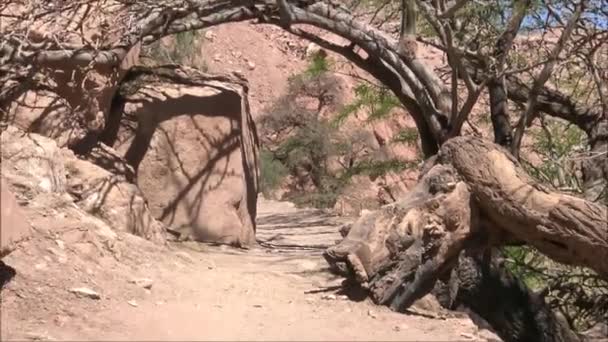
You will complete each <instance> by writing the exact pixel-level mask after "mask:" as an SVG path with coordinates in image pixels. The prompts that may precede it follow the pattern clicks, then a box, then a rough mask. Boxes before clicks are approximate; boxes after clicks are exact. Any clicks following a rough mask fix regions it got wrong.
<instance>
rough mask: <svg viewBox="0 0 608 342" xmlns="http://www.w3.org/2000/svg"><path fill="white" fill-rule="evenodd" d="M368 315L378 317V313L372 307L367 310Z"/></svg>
mask: <svg viewBox="0 0 608 342" xmlns="http://www.w3.org/2000/svg"><path fill="white" fill-rule="evenodd" d="M367 315H368V316H369V317H371V318H374V319H375V318H378V315H376V313H375V312H374V311H373V310H371V309H370V310H368V311H367Z"/></svg>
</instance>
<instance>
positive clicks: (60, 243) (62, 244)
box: [55, 239, 65, 250]
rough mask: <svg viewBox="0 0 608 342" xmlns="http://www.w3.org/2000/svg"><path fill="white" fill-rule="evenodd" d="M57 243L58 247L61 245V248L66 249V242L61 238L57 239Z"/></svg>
mask: <svg viewBox="0 0 608 342" xmlns="http://www.w3.org/2000/svg"><path fill="white" fill-rule="evenodd" d="M55 243H56V244H57V247H59V249H61V250H64V249H65V243H64V242H63V241H61V240H59V239H57V240H55Z"/></svg>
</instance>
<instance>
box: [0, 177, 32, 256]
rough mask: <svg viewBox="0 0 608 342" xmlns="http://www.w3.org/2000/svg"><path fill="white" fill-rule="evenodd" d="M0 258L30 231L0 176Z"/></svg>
mask: <svg viewBox="0 0 608 342" xmlns="http://www.w3.org/2000/svg"><path fill="white" fill-rule="evenodd" d="M0 203H1V204H2V210H1V211H0V258H2V257H4V256H6V255H7V254H9V253H10V252H12V251H13V250H14V249H15V248H16V247H17V244H18V243H19V242H20V241H22V240H23V239H25V238H26V237H27V236H28V235H29V234H30V233H31V228H30V224H29V223H28V222H27V219H26V218H25V215H24V213H23V211H22V209H21V207H20V206H19V204H18V203H17V201H16V199H15V196H14V195H13V194H12V192H11V190H10V189H9V186H8V184H7V183H6V182H5V181H4V179H1V178H0Z"/></svg>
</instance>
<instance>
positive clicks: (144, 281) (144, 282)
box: [129, 278, 154, 290]
mask: <svg viewBox="0 0 608 342" xmlns="http://www.w3.org/2000/svg"><path fill="white" fill-rule="evenodd" d="M129 283H131V284H135V285H137V286H139V287H142V288H144V289H148V290H149V289H151V288H152V284H153V283H154V282H153V281H152V279H148V278H136V279H131V280H129Z"/></svg>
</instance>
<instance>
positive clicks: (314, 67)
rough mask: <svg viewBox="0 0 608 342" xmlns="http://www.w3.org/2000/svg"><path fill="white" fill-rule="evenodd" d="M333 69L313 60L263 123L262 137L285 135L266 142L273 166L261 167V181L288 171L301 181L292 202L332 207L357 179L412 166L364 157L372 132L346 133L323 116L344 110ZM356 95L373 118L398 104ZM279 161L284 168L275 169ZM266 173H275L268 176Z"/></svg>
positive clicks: (368, 90)
mask: <svg viewBox="0 0 608 342" xmlns="http://www.w3.org/2000/svg"><path fill="white" fill-rule="evenodd" d="M328 71H329V65H328V61H327V59H326V58H325V56H324V55H323V54H317V55H316V56H313V58H312V59H311V61H310V65H309V66H308V68H307V70H306V71H305V72H304V73H302V74H299V75H296V76H294V77H292V78H290V80H289V87H288V92H287V94H285V95H284V96H282V97H281V98H279V100H278V101H277V102H276V103H275V104H274V105H273V107H272V108H271V109H270V112H269V113H268V114H267V115H266V116H265V117H264V118H263V119H262V120H261V122H260V127H261V132H262V136H263V137H268V136H275V135H277V134H278V135H280V134H285V135H284V136H283V137H282V138H280V139H278V140H277V141H271V142H268V141H267V142H264V143H265V144H267V145H268V146H269V148H270V147H271V149H272V152H271V155H272V156H270V155H264V156H263V159H264V160H263V161H262V163H263V164H268V165H269V166H266V167H265V166H264V165H263V166H262V179H268V180H264V181H263V182H264V184H269V186H270V185H271V184H275V185H276V184H278V182H277V181H276V179H277V178H279V177H277V176H275V175H280V177H283V176H284V173H283V171H285V172H286V173H289V174H291V175H293V176H294V178H295V179H297V182H298V184H296V185H294V186H295V187H296V189H291V190H293V191H291V194H292V197H291V198H290V200H292V201H294V202H295V203H296V204H298V205H306V206H313V207H317V208H326V207H333V206H334V205H335V203H336V200H337V199H338V197H339V196H340V195H341V194H342V192H343V191H344V189H345V188H346V186H347V185H348V184H350V182H351V181H352V178H353V177H354V176H356V175H368V176H369V177H371V178H372V179H373V178H376V177H380V176H382V175H384V174H386V173H387V172H390V171H400V170H403V169H405V168H406V167H409V166H410V165H409V164H407V163H405V162H402V161H398V160H381V161H378V160H373V157H372V156H370V155H368V154H366V153H364V151H365V149H366V148H365V144H366V142H365V141H366V139H367V137H369V133H368V135H365V132H363V131H362V130H357V131H355V132H350V135H345V134H343V133H342V132H340V127H339V125H337V124H336V121H329V120H327V119H326V118H324V116H322V115H321V112H322V111H323V110H328V109H329V110H339V108H340V107H341V106H342V104H341V103H339V100H338V99H339V94H338V91H337V90H336V89H337V88H338V87H337V86H338V83H337V81H336V79H335V76H333V75H332V74H331V73H330V72H328ZM356 95H357V97H358V102H357V103H356V104H355V105H356V106H357V109H371V111H372V113H371V114H370V120H374V119H377V118H379V117H383V116H386V115H387V114H388V112H389V111H390V109H392V108H394V107H395V106H397V105H398V102H397V101H396V99H395V98H394V97H392V96H391V95H390V94H389V93H388V90H386V89H381V88H373V87H372V86H369V85H361V86H359V87H357V94H356ZM315 102H316V103H315ZM351 107H352V106H351ZM353 110H355V109H353ZM285 132H288V133H285ZM409 134H410V135H413V133H412V132H409ZM269 153H270V152H269ZM277 162H278V163H280V164H281V167H278V166H272V165H273V164H272V163H277ZM267 172H268V173H270V175H265V173H267ZM311 185H313V188H312V189H311ZM265 186H266V185H265Z"/></svg>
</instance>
